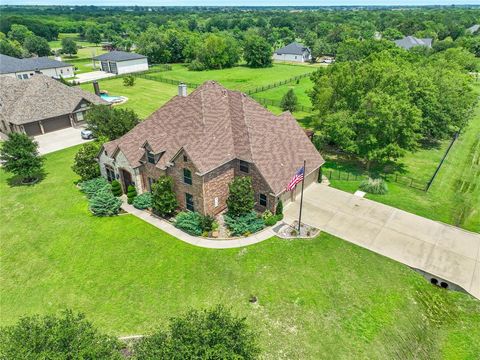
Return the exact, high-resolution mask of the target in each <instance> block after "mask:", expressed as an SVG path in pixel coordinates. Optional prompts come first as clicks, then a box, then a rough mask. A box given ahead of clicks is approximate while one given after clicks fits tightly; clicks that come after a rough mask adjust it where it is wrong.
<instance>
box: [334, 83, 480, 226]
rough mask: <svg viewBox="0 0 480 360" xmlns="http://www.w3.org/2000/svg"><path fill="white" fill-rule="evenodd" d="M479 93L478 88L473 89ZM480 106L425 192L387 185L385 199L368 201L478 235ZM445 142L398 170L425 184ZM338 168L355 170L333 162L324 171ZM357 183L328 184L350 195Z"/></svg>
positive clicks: (412, 157) (413, 157)
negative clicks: (380, 203)
mask: <svg viewBox="0 0 480 360" xmlns="http://www.w3.org/2000/svg"><path fill="white" fill-rule="evenodd" d="M477 88H478V89H479V90H480V85H478V86H477ZM479 134H480V104H479V105H478V106H477V109H476V112H475V116H474V118H473V119H472V121H471V122H470V124H469V126H468V127H467V128H466V129H464V131H463V132H462V133H461V135H460V137H459V138H458V140H457V141H456V142H455V144H454V145H453V147H452V149H451V151H450V153H449V155H448V157H447V159H446V160H445V162H444V164H443V166H442V168H441V169H440V172H439V173H438V175H437V178H436V179H435V181H434V182H433V185H432V187H431V188H430V190H429V191H428V192H424V191H420V190H415V189H413V188H411V187H407V186H404V185H399V184H396V183H394V182H390V183H389V184H388V186H389V192H388V194H386V195H367V197H368V198H370V199H373V200H376V201H379V202H383V203H385V204H388V205H392V206H395V207H398V208H400V209H403V210H406V211H410V212H413V213H416V214H418V215H421V216H425V217H428V218H430V219H434V220H438V221H443V222H445V223H448V224H453V225H456V226H460V227H463V228H465V229H468V230H471V231H475V232H479V233H480V210H479V209H480V185H479V184H480V137H479ZM448 142H449V141H445V142H443V143H442V144H441V145H440V146H439V147H438V148H432V149H424V150H420V151H418V152H415V153H413V154H409V155H407V156H406V157H405V158H404V159H402V161H401V164H402V165H403V166H402V167H401V169H402V170H403V172H402V173H403V174H404V175H405V176H408V177H414V178H415V179H419V180H420V182H419V183H422V182H423V181H425V182H426V181H427V180H428V179H429V178H430V177H431V175H433V172H434V171H435V168H436V166H437V164H438V163H439V161H440V159H441V157H442V155H443V153H444V152H445V149H446V147H447V146H448ZM335 168H340V169H342V170H343V171H347V172H350V173H351V174H355V173H358V167H357V168H356V167H355V165H354V164H352V163H349V162H348V161H338V160H337V159H333V161H330V162H329V163H327V166H326V167H325V169H326V170H327V173H326V175H327V176H328V174H329V173H328V171H329V169H335ZM359 184H360V181H344V180H340V181H339V180H336V179H334V180H333V181H332V186H334V187H336V188H339V189H342V190H345V191H350V192H354V191H355V190H357V189H358V185H359Z"/></svg>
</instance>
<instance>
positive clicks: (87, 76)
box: [75, 71, 115, 83]
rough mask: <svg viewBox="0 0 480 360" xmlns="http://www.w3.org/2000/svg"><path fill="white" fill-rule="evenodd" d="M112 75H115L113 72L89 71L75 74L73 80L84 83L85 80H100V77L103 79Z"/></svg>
mask: <svg viewBox="0 0 480 360" xmlns="http://www.w3.org/2000/svg"><path fill="white" fill-rule="evenodd" d="M112 76H115V74H112V73H107V72H105V71H91V72H87V73H83V74H77V75H75V77H76V79H75V81H76V82H79V83H84V82H87V81H93V80H100V79H105V78H109V77H112Z"/></svg>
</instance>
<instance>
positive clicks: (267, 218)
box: [262, 210, 283, 226]
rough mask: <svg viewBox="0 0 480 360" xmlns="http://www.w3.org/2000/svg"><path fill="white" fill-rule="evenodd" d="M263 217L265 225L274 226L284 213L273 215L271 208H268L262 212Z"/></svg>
mask: <svg viewBox="0 0 480 360" xmlns="http://www.w3.org/2000/svg"><path fill="white" fill-rule="evenodd" d="M262 219H263V221H264V222H265V226H273V225H275V224H276V223H277V222H278V221H280V220H282V219H283V214H278V215H273V214H272V213H271V212H270V211H269V210H266V211H265V212H264V213H263V214H262Z"/></svg>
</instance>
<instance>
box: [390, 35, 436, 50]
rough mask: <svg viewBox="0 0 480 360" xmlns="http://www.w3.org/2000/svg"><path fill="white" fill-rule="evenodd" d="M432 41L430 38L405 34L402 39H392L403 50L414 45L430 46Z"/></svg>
mask: <svg viewBox="0 0 480 360" xmlns="http://www.w3.org/2000/svg"><path fill="white" fill-rule="evenodd" d="M432 41H433V39H431V38H425V39H419V38H416V37H415V36H405V37H404V38H403V39H399V40H394V43H395V44H396V45H397V46H399V47H401V48H404V49H405V50H410V49H411V48H413V47H415V46H425V47H428V48H431V47H432Z"/></svg>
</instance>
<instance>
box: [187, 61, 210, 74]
mask: <svg viewBox="0 0 480 360" xmlns="http://www.w3.org/2000/svg"><path fill="white" fill-rule="evenodd" d="M205 69H206V66H205V64H203V63H202V62H201V61H200V60H197V59H195V60H193V61H192V62H191V63H190V64H188V70H191V71H203V70H205Z"/></svg>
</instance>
